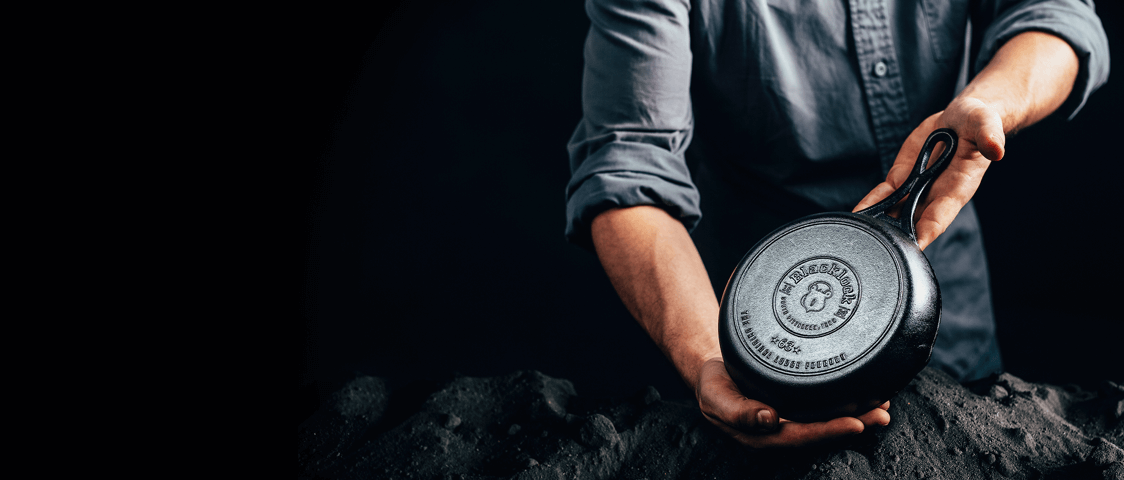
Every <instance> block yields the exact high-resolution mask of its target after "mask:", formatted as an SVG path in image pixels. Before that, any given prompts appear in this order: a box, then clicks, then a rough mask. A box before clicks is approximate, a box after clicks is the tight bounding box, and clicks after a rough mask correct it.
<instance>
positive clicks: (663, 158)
mask: <svg viewBox="0 0 1124 480" xmlns="http://www.w3.org/2000/svg"><path fill="white" fill-rule="evenodd" d="M689 8H690V7H689V5H688V2H687V1H685V0H684V1H671V0H649V1H613V0H587V2H586V13H587V14H588V15H589V18H590V21H591V26H590V30H589V35H588V36H587V38H586V43H585V70H584V74H583V78H582V111H583V117H582V120H581V122H580V123H579V124H578V126H577V129H575V131H574V134H573V136H572V137H571V139H570V142H569V144H568V146H567V147H568V150H569V154H570V172H571V178H570V182H569V184H568V185H567V186H566V238H567V239H568V240H569V241H570V242H573V243H575V244H577V245H580V246H582V247H585V248H589V249H592V248H593V243H592V239H591V238H590V223H591V222H592V221H593V218H594V217H596V216H597V215H598V214H600V213H602V212H604V211H606V210H609V209H611V208H616V207H627V206H635V205H653V206H657V207H660V208H663V209H664V210H665V211H667V212H668V213H669V214H671V216H672V217H674V218H677V219H679V220H680V221H682V222H683V224H684V226H686V227H687V228H688V229H693V228H694V226H695V225H696V224H697V223H698V221H699V219H700V218H701V213H700V211H699V194H698V190H697V189H696V188H695V186H694V184H693V183H692V182H691V175H690V171H689V170H688V168H687V164H686V160H685V157H684V153H685V151H686V148H687V145H688V144H689V143H690V140H691V132H692V126H693V117H692V113H691V98H690V86H691V58H692V57H691V48H690V32H689V30H688V14H689Z"/></svg>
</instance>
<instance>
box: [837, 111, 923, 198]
mask: <svg viewBox="0 0 1124 480" xmlns="http://www.w3.org/2000/svg"><path fill="white" fill-rule="evenodd" d="M941 113H943V112H938V113H934V114H933V115H930V116H929V118H926V119H925V120H924V121H922V122H921V125H918V126H917V128H915V129H914V130H913V132H911V133H910V134H909V136H908V137H906V139H905V143H903V144H902V148H901V149H899V150H898V155H897V156H896V157H894V164H893V165H892V166H891V167H890V171H889V172H888V173H887V174H886V181H884V182H882V183H880V184H878V185H877V186H876V187H874V189H873V190H871V191H870V193H868V194H866V196H865V197H863V199H862V200H860V201H859V204H858V205H857V206H855V209H854V210H852V212H857V211H859V210H862V209H865V208H870V207H872V206H874V204H876V203H878V202H880V201H882V200H883V199H885V198H886V197H888V196H890V194H891V193H894V190H897V189H898V187H901V186H902V184H903V183H905V180H906V178H909V173H910V172H911V171H913V164H914V163H916V162H917V154H918V153H920V152H921V148H922V147H923V146H924V145H925V140H926V139H928V137H929V134H930V133H931V132H932V131H933V130H934V129H936V128H937V127H938V121H939V119H940V117H941ZM943 147H944V145H943V144H940V145H938V148H943Z"/></svg>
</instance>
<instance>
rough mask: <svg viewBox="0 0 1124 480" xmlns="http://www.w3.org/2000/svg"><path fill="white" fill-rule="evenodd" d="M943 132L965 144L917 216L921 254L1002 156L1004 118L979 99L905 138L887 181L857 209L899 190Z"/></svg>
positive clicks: (959, 101) (963, 100) (963, 101)
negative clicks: (937, 132) (931, 137)
mask: <svg viewBox="0 0 1124 480" xmlns="http://www.w3.org/2000/svg"><path fill="white" fill-rule="evenodd" d="M938 128H951V129H953V130H954V131H956V135H957V136H958V137H960V141H959V146H958V147H957V148H956V156H954V157H953V158H952V160H951V162H950V163H949V165H948V168H947V169H946V170H945V171H944V172H943V173H941V176H939V177H937V180H936V181H934V182H933V185H932V186H931V187H929V193H928V194H927V195H926V197H925V198H924V199H922V201H921V202H920V203H919V204H918V206H917V210H918V211H917V213H916V214H915V217H914V218H917V219H918V220H917V243H918V245H920V247H921V249H922V250H924V249H925V247H927V246H929V244H930V243H932V242H933V240H936V238H937V237H938V236H939V235H940V234H942V233H944V231H945V229H946V228H948V226H949V224H951V223H952V220H953V219H955V218H956V214H957V213H960V209H961V208H963V207H964V205H965V204H967V203H968V200H971V199H972V196H973V195H975V193H976V189H977V188H979V186H980V181H981V180H983V175H984V172H986V171H987V167H988V166H989V165H990V164H991V162H992V161H998V160H999V159H1001V158H1003V146H1004V143H1005V140H1006V135H1005V134H1004V132H1003V120H1002V118H1001V117H1000V115H999V112H998V111H997V109H995V108H993V107H992V106H990V105H988V104H986V103H984V102H982V101H980V100H977V99H974V98H970V97H958V98H956V99H955V100H953V101H952V103H950V104H949V105H948V108H946V109H945V110H944V111H942V112H938V113H935V114H933V115H932V116H930V117H929V118H926V119H925V121H923V122H921V125H920V126H918V127H917V128H916V129H914V130H913V133H910V134H909V137H908V138H906V140H905V144H904V145H902V148H901V150H899V151H898V156H897V158H896V159H895V160H894V166H893V167H891V168H890V173H889V175H887V176H886V181H884V182H882V183H880V184H878V186H876V187H874V190H871V191H870V193H868V194H866V197H863V199H862V201H860V202H859V204H858V206H856V207H855V209H854V210H853V211H855V212H857V211H859V210H862V209H864V208H867V207H870V206H872V205H874V204H876V203H878V202H879V201H881V200H882V199H884V198H886V197H887V196H889V195H890V194H891V193H893V192H894V190H897V189H898V187H900V186H901V185H902V183H904V182H905V180H906V178H907V177H909V173H910V171H911V170H912V169H913V165H914V163H915V162H916V161H917V154H918V153H919V152H920V151H921V147H922V146H924V144H925V140H926V139H927V138H928V137H929V134H930V133H932V132H933V130H936V129H938ZM943 148H944V145H943V144H942V145H939V146H938V147H937V149H936V150H935V151H934V152H933V157H932V158H934V159H935V158H937V157H938V155H939V154H940V153H941V152H942V151H943Z"/></svg>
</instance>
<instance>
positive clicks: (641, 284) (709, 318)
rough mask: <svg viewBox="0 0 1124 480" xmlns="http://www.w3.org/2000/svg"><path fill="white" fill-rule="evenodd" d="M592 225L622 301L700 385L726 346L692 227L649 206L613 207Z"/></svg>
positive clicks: (599, 254)
mask: <svg viewBox="0 0 1124 480" xmlns="http://www.w3.org/2000/svg"><path fill="white" fill-rule="evenodd" d="M591 227H592V234H593V244H594V247H595V248H596V250H597V257H598V258H599V259H600V260H601V264H602V265H603V266H604V268H605V272H606V273H608V275H609V280H610V281H611V282H612V283H613V287H614V288H616V290H617V293H618V294H619V295H620V297H621V300H623V301H624V304H625V306H626V307H627V308H628V310H629V312H631V313H632V316H633V317H634V318H636V320H637V321H638V322H640V325H641V326H642V327H643V328H644V330H646V331H647V332H648V335H649V336H651V337H652V340H653V341H655V342H656V344H657V345H658V346H659V347H660V349H661V350H663V352H664V354H665V355H667V357H668V358H669V359H670V360H671V362H672V363H673V364H674V365H675V368H676V369H677V370H678V371H679V374H680V376H682V377H683V380H684V381H686V382H687V383H688V384H689V385H690V386H691V388H692V389H694V388H695V387H696V384H697V382H698V376H699V369H700V368H701V366H702V364H703V363H704V362H705V361H706V360H707V359H710V358H714V357H720V356H721V350H720V348H719V346H718V324H717V322H718V300H717V299H716V298H715V296H714V291H713V290H712V289H711V286H710V279H709V277H708V276H707V273H706V268H705V267H704V266H703V263H702V259H701V258H699V254H698V251H697V250H696V249H695V244H694V242H693V241H692V240H691V237H690V235H688V233H687V230H686V229H685V228H684V227H683V224H682V223H680V222H679V221H678V220H676V219H674V218H672V217H671V216H670V215H668V214H667V213H666V212H664V211H663V210H661V209H659V208H656V207H649V206H641V207H631V208H623V209H615V210H610V211H607V212H605V213H602V214H600V215H598V216H597V217H596V218H595V219H594V220H593V223H592V225H591Z"/></svg>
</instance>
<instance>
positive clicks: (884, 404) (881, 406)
mask: <svg viewBox="0 0 1124 480" xmlns="http://www.w3.org/2000/svg"><path fill="white" fill-rule="evenodd" d="M878 408H881V409H883V410H886V411H889V410H890V401H889V400H886V403H883V404H882V405H879V406H878Z"/></svg>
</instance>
